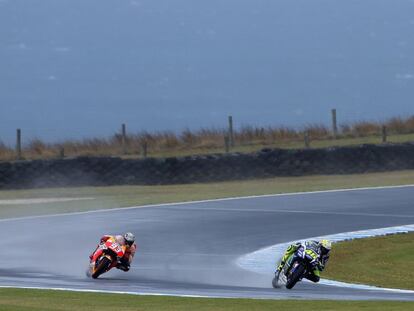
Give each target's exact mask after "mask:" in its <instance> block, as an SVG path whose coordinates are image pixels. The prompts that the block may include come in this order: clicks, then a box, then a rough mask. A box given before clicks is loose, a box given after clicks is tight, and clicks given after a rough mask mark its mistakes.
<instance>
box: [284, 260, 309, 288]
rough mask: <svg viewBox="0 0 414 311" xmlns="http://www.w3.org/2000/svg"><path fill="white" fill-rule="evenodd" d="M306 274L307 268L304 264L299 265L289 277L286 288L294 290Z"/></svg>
mask: <svg viewBox="0 0 414 311" xmlns="http://www.w3.org/2000/svg"><path fill="white" fill-rule="evenodd" d="M304 272H305V266H304V265H303V264H299V265H298V266H297V267H296V269H295V270H294V271H293V272H292V274H290V275H289V277H288V278H287V281H286V288H287V289H292V288H293V286H295V285H296V283H297V282H298V281H299V280H300V278H301V276H302V275H303V273H304Z"/></svg>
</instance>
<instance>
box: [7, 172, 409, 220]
mask: <svg viewBox="0 0 414 311" xmlns="http://www.w3.org/2000/svg"><path fill="white" fill-rule="evenodd" d="M406 184H414V171H413V170H412V171H396V172H386V173H369V174H359V175H326V176H325V175H323V176H304V177H279V178H269V179H260V180H246V181H232V182H218V183H203V184H188V185H165V186H113V187H83V188H53V189H33V190H13V191H6V190H3V191H0V218H6V217H19V216H29V215H42V214H54V213H65V212H77V211H86V210H96V209H105V208H114V207H125V206H135V205H146V204H157V203H170V202H182V201H194V200H206V199H217V198H225V197H236V196H249V195H264V194H276V193H289V192H301V191H317V190H329V189H341V188H359V187H375V186H392V185H406ZM54 197H58V198H62V197H76V198H79V197H80V198H90V197H92V198H93V199H92V200H85V201H71V202H60V203H38V204H10V202H6V201H4V200H13V199H24V198H54Z"/></svg>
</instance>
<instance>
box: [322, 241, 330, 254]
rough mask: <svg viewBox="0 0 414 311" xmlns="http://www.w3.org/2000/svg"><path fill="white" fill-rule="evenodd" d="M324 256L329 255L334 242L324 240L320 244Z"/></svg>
mask: <svg viewBox="0 0 414 311" xmlns="http://www.w3.org/2000/svg"><path fill="white" fill-rule="evenodd" d="M319 245H320V246H321V251H322V253H323V254H329V252H330V251H331V248H332V242H331V241H329V240H322V241H320V242H319Z"/></svg>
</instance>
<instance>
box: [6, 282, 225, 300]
mask: <svg viewBox="0 0 414 311" xmlns="http://www.w3.org/2000/svg"><path fill="white" fill-rule="evenodd" d="M0 288H11V289H15V288H17V289H39V290H52V291H64V292H80V293H96V294H121V295H135V296H171V297H187V298H233V297H221V296H217V297H216V296H203V295H186V294H182V295H181V294H163V293H140V292H125V291H112V290H99V289H82V288H65V287H39V286H7V285H0Z"/></svg>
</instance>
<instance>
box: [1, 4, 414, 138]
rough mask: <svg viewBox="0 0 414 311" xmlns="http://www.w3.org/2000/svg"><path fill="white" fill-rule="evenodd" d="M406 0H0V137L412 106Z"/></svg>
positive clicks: (413, 29) (301, 119)
mask: <svg viewBox="0 0 414 311" xmlns="http://www.w3.org/2000/svg"><path fill="white" fill-rule="evenodd" d="M413 12H414V1H412V0H363V1H361V0H341V1H339V0H208V1H198V0H131V1H130V0H127V1H123V0H0V141H5V142H7V143H11V142H12V141H13V139H14V133H15V128H17V127H21V128H22V129H23V131H24V133H25V135H26V137H27V136H29V137H35V136H37V137H40V138H43V139H46V140H49V141H50V140H59V139H61V138H77V137H85V136H89V137H90V136H105V135H110V134H112V133H113V132H114V131H116V130H118V129H119V127H120V124H121V123H123V122H125V123H127V125H128V128H129V129H130V130H131V131H138V130H144V129H145V130H151V131H152V130H163V129H172V130H181V129H183V128H185V127H190V128H192V129H197V128H199V127H210V126H222V125H224V124H225V121H226V117H227V115H228V114H232V115H233V116H234V119H235V122H236V124H237V125H241V124H253V125H263V126H266V125H292V126H301V125H304V124H307V123H314V122H323V123H326V124H328V122H329V110H330V109H331V108H332V107H336V108H337V109H338V114H339V119H340V121H349V120H360V119H371V120H381V119H384V118H387V117H390V116H395V115H402V116H405V115H408V114H412V113H413V107H414V105H413V104H414V15H413Z"/></svg>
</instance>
